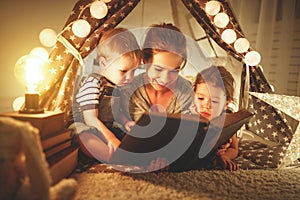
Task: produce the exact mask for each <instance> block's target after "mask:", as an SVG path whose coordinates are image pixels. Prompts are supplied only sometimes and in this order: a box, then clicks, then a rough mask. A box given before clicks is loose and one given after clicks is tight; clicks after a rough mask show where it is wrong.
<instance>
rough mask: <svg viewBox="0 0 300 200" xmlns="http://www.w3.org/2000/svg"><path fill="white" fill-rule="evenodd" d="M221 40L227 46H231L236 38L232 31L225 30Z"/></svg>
mask: <svg viewBox="0 0 300 200" xmlns="http://www.w3.org/2000/svg"><path fill="white" fill-rule="evenodd" d="M221 38H222V40H223V41H224V42H226V43H227V44H231V43H233V42H234V41H235V40H236V38H237V36H236V33H235V31H234V30H232V29H226V30H224V31H223V33H222V35H221Z"/></svg>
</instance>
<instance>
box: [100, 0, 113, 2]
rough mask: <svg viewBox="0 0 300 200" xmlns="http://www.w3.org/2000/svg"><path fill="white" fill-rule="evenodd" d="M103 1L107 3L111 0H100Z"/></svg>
mask: <svg viewBox="0 0 300 200" xmlns="http://www.w3.org/2000/svg"><path fill="white" fill-rule="evenodd" d="M102 1H103V2H104V3H109V2H111V0H102Z"/></svg>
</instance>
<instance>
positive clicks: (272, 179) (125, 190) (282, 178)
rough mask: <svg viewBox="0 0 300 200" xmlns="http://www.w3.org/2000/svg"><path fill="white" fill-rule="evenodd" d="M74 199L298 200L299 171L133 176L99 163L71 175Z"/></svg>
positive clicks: (192, 172) (219, 171) (200, 171)
mask: <svg viewBox="0 0 300 200" xmlns="http://www.w3.org/2000/svg"><path fill="white" fill-rule="evenodd" d="M72 177H74V178H75V179H77V181H78V186H79V187H78V190H77V193H76V196H75V199H76V200H79V199H82V200H86V199H89V200H92V199H122V200H123V199H125V200H129V199H130V200H131V199H247V200H248V199H270V200H271V199H272V200H276V199H277V200H281V199H282V200H290V199H295V200H296V199H297V200H298V199H300V169H299V168H294V169H282V170H262V169H259V170H239V171H235V172H229V171H222V170H197V171H188V172H180V173H170V172H160V173H145V174H134V173H124V172H118V171H115V170H110V169H108V168H106V167H105V166H104V165H101V164H98V165H95V166H94V167H91V168H90V169H89V170H88V171H86V172H83V173H74V174H73V175H72Z"/></svg>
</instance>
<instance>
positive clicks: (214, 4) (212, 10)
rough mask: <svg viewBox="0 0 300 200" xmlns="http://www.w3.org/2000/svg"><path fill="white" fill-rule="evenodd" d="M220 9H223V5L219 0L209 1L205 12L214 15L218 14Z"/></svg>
mask: <svg viewBox="0 0 300 200" xmlns="http://www.w3.org/2000/svg"><path fill="white" fill-rule="evenodd" d="M220 10H221V6H220V3H219V2H218V1H209V2H207V3H206V5H205V12H206V13H207V14H208V15H211V16H214V15H216V14H218V13H219V12H220Z"/></svg>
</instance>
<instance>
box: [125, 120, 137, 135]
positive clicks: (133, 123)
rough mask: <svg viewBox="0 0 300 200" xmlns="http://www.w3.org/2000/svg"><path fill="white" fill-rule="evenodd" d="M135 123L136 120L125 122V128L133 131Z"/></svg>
mask: <svg viewBox="0 0 300 200" xmlns="http://www.w3.org/2000/svg"><path fill="white" fill-rule="evenodd" d="M134 125H135V122H134V121H128V122H126V123H125V124H124V128H125V129H126V130H127V131H128V132H130V131H131V128H132V127H133V126H134Z"/></svg>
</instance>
